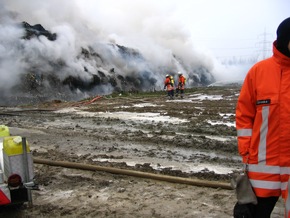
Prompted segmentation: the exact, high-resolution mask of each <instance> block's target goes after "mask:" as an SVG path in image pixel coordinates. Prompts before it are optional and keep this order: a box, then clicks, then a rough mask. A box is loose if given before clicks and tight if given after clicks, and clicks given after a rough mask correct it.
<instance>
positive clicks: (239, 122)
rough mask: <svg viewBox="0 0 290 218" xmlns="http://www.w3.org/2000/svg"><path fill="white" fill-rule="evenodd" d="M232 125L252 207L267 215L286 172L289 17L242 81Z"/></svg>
mask: <svg viewBox="0 0 290 218" xmlns="http://www.w3.org/2000/svg"><path fill="white" fill-rule="evenodd" d="M236 128H237V135H238V150H239V153H240V155H241V156H242V158H243V162H244V163H247V164H248V176H249V179H250V182H251V185H252V187H253V189H254V192H255V194H256V196H257V199H258V204H257V205H249V207H250V208H251V209H250V210H252V214H253V217H255V218H257V217H263V218H265V217H270V216H271V212H272V210H273V209H274V207H275V204H276V202H277V200H278V198H279V196H282V197H283V198H285V197H286V196H287V193H286V192H287V191H286V188H287V184H288V179H289V174H290V17H289V18H287V19H285V20H284V21H283V22H282V23H281V24H280V25H279V26H278V28H277V40H276V41H275V42H274V43H273V56H272V57H270V58H268V59H265V60H262V61H260V62H258V63H256V64H255V65H254V66H253V67H252V68H251V69H250V70H249V72H248V74H247V76H246V78H245V80H244V84H243V86H242V89H241V92H240V96H239V99H238V102H237V107H236ZM289 201H290V199H289ZM286 208H287V200H286ZM289 209H290V203H289ZM287 214H288V212H287V211H286V216H288V215H287ZM288 217H289V216H288Z"/></svg>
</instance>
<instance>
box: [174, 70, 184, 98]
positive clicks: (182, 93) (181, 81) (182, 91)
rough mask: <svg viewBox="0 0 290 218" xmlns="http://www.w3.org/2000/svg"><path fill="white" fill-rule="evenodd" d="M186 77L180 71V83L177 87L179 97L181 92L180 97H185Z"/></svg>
mask: <svg viewBox="0 0 290 218" xmlns="http://www.w3.org/2000/svg"><path fill="white" fill-rule="evenodd" d="M185 82H186V78H185V77H184V76H183V74H182V73H181V72H178V84H177V88H176V97H178V95H179V93H180V97H181V98H183V97H184V88H185Z"/></svg>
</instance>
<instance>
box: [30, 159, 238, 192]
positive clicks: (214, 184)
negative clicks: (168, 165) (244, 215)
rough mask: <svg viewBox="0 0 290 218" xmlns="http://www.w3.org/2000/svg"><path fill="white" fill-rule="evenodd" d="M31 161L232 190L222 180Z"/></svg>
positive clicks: (42, 160) (48, 161)
mask: <svg viewBox="0 0 290 218" xmlns="http://www.w3.org/2000/svg"><path fill="white" fill-rule="evenodd" d="M33 162H34V163H36V164H45V165H50V166H58V167H65V168H73V169H81V170H90V171H104V172H108V173H112V174H121V175H127V176H134V177H141V178H147V179H155V180H160V181H166V182H172V183H181V184H187V185H194V186H203V187H210V188H221V189H227V190H233V188H232V187H231V185H230V184H227V183H222V182H215V181H208V180H198V179H190V178H182V177H175V176H166V175H158V174H153V173H146V172H140V171H134V170H125V169H118V168H114V167H103V166H97V165H90V164H81V163H74V162H67V161H52V160H45V159H38V158H33Z"/></svg>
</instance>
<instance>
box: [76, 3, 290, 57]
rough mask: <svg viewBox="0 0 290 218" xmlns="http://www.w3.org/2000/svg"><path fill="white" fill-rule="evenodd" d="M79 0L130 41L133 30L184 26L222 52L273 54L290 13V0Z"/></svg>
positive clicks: (197, 42)
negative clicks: (279, 29) (279, 28)
mask: <svg viewBox="0 0 290 218" xmlns="http://www.w3.org/2000/svg"><path fill="white" fill-rule="evenodd" d="M77 2H78V4H79V5H80V7H81V8H82V10H83V12H84V14H86V16H88V17H90V18H91V19H92V20H94V21H96V23H98V24H100V25H101V26H103V31H106V32H107V33H108V34H109V35H111V37H114V36H115V39H116V40H124V41H126V40H125V39H124V37H120V35H122V36H126V35H131V37H129V38H130V39H129V40H132V34H133V35H135V34H137V33H138V34H140V33H143V34H146V31H147V33H148V32H149V31H148V29H150V31H153V30H154V31H156V32H158V31H164V30H166V31H167V33H168V37H174V34H175V33H174V31H176V32H177V31H182V32H183V34H185V35H187V37H189V38H191V39H192V40H193V44H194V46H196V47H198V48H200V49H208V50H209V51H210V52H212V53H213V54H214V55H215V56H216V57H217V58H228V57H232V56H236V57H244V58H247V57H251V56H252V55H255V56H257V55H260V58H262V57H263V56H264V55H266V56H269V55H270V54H271V51H272V42H273V41H274V40H275V37H276V35H275V34H276V29H277V26H278V25H279V23H280V22H281V21H282V20H284V19H285V18H287V17H289V16H290V13H289V10H290V1H289V0H218V1H217V0H190V1H189V0H134V1H132V0H118V1H116V0H98V1H96V0H86V1H82V0H77ZM150 25H152V26H150ZM154 27H156V29H154ZM170 28H172V29H171V30H169V29H170ZM151 34H152V33H151ZM156 35H158V33H156ZM118 37H119V38H118ZM187 40H188V38H187Z"/></svg>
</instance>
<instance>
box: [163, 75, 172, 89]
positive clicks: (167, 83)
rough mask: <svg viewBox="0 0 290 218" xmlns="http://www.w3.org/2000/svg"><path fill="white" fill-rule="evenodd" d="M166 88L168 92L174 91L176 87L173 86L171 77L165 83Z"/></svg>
mask: <svg viewBox="0 0 290 218" xmlns="http://www.w3.org/2000/svg"><path fill="white" fill-rule="evenodd" d="M164 86H165V87H166V89H167V91H170V90H173V89H174V85H173V84H172V81H171V78H170V76H168V77H166V79H165V81H164Z"/></svg>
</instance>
